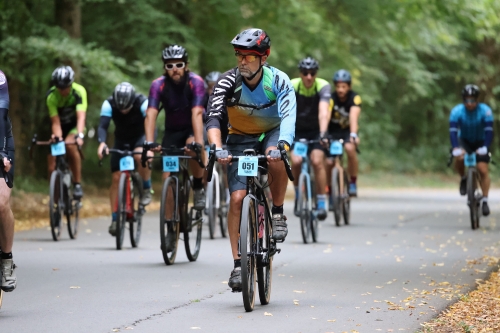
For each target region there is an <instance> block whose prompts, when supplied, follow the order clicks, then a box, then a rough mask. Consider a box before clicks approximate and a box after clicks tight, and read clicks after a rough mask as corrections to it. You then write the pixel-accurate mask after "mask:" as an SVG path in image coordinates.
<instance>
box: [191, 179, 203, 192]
mask: <svg viewBox="0 0 500 333" xmlns="http://www.w3.org/2000/svg"><path fill="white" fill-rule="evenodd" d="M202 187H203V178H194V177H193V189H194V190H198V189H200V188H202Z"/></svg>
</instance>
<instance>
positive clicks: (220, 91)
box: [207, 69, 236, 131]
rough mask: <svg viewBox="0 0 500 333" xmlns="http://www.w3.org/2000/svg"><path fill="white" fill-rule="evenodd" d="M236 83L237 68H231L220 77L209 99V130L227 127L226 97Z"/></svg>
mask: <svg viewBox="0 0 500 333" xmlns="http://www.w3.org/2000/svg"><path fill="white" fill-rule="evenodd" d="M235 84H236V70H235V69H231V70H229V71H227V72H225V73H224V74H222V75H221V76H220V77H219V81H217V83H216V84H215V87H214V91H213V93H212V95H210V98H209V99H208V106H207V131H208V130H209V129H211V128H218V129H221V128H227V124H228V116H227V108H226V99H227V97H228V96H229V94H230V93H231V92H232V91H233V87H234V85H235Z"/></svg>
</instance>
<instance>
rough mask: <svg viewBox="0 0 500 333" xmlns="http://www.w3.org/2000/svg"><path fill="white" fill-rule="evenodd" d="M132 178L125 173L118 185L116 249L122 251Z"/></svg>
mask: <svg viewBox="0 0 500 333" xmlns="http://www.w3.org/2000/svg"><path fill="white" fill-rule="evenodd" d="M129 177H130V176H129V175H127V174H126V173H125V172H122V174H121V175H120V180H119V183H118V214H117V215H118V216H117V217H116V234H115V240H116V249H117V250H121V249H122V246H123V239H124V238H125V226H126V225H127V196H128V195H129V194H128V193H127V192H128V191H130V184H129V183H130V178H129Z"/></svg>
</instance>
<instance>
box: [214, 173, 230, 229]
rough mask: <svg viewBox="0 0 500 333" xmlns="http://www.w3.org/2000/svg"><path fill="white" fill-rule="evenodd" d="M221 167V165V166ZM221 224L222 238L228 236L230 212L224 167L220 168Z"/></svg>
mask: <svg viewBox="0 0 500 333" xmlns="http://www.w3.org/2000/svg"><path fill="white" fill-rule="evenodd" d="M219 167H220V166H219ZM218 173H219V194H220V196H219V197H220V199H219V211H218V213H217V214H218V216H219V226H220V232H221V235H222V238H226V237H227V213H228V204H227V203H228V201H227V199H228V198H227V192H226V185H225V184H226V183H225V182H224V173H223V170H222V168H220V170H219V172H218Z"/></svg>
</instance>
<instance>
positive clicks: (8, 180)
mask: <svg viewBox="0 0 500 333" xmlns="http://www.w3.org/2000/svg"><path fill="white" fill-rule="evenodd" d="M4 167H5V166H4V165H3V159H0V174H2V177H3V179H4V180H5V183H6V184H7V186H8V187H9V188H12V187H13V186H14V184H13V183H12V179H11V178H10V176H9V174H8V173H7V172H5V170H4ZM0 261H1V259H0ZM2 274H3V270H1V269H0V281H2ZM3 293H4V291H3V290H2V289H1V288H0V309H1V308H2V302H3Z"/></svg>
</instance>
